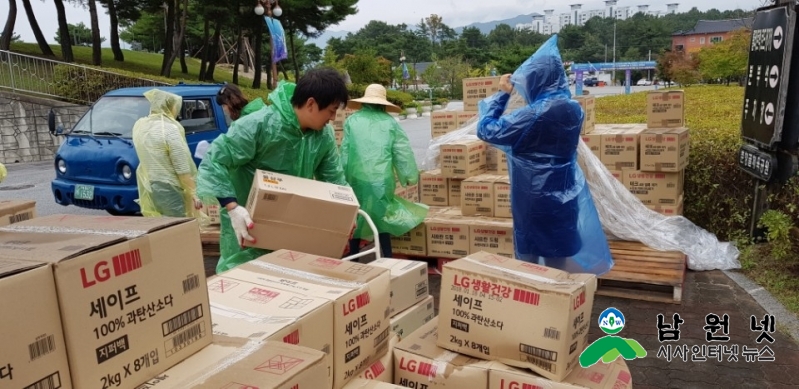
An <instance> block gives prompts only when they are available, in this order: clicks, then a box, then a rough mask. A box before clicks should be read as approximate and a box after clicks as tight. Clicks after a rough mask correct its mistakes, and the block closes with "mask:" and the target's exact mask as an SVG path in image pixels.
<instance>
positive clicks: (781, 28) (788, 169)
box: [737, 1, 799, 237]
mask: <svg viewBox="0 0 799 389" xmlns="http://www.w3.org/2000/svg"><path fill="white" fill-rule="evenodd" d="M795 29H796V12H795V5H794V4H793V2H792V1H791V2H790V3H788V4H779V5H775V6H770V7H764V8H760V9H758V11H757V13H756V14H755V18H754V22H753V24H752V41H751V45H750V47H749V65H748V69H747V81H746V88H745V92H744V104H743V110H742V113H741V137H742V138H743V140H744V142H745V143H746V144H745V145H744V146H742V147H741V148H740V150H739V151H738V157H737V161H738V166H739V167H740V168H741V170H743V171H744V172H746V173H748V174H749V175H751V176H752V177H753V178H754V180H755V193H754V201H753V204H752V219H751V221H750V225H749V233H750V235H751V236H752V237H755V236H757V235H759V231H758V228H757V222H758V220H759V219H760V217H761V216H762V214H763V212H765V209H766V207H767V204H766V200H767V198H768V193H769V191H770V189H772V188H773V187H774V186H775V185H776V184H781V183H784V182H785V181H787V179H788V178H790V177H791V176H793V175H794V174H795V173H796V157H795V156H793V155H792V154H791V153H792V152H794V151H795V150H796V140H797V139H799V121H797V120H790V119H791V115H793V112H792V111H795V108H796V107H797V102H799V98H797V97H793V96H790V95H789V91H794V90H796V88H795V87H794V85H793V83H791V82H790V73H791V70H792V67H794V66H798V65H799V60H797V61H792V57H793V56H794V34H795ZM791 95H796V93H791ZM786 118H787V119H789V120H786Z"/></svg>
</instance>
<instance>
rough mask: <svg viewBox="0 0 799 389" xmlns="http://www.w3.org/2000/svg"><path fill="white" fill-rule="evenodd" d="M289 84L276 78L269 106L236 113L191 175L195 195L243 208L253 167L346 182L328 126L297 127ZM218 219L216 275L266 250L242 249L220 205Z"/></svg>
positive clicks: (309, 177)
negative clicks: (317, 128)
mask: <svg viewBox="0 0 799 389" xmlns="http://www.w3.org/2000/svg"><path fill="white" fill-rule="evenodd" d="M294 88H295V84H293V83H287V82H281V83H280V84H279V85H278V87H277V88H276V89H275V90H274V91H272V93H270V94H269V100H271V102H272V104H271V105H268V106H263V107H261V108H260V109H258V110H255V111H253V112H242V116H241V117H240V118H239V119H238V120H236V121H234V122H233V123H232V125H231V127H230V128H229V129H228V132H227V133H226V134H222V135H220V136H219V137H217V138H216V139H215V140H214V142H213V143H211V147H210V148H209V149H208V153H207V154H206V155H205V158H203V161H202V163H201V164H200V172H199V175H198V178H197V182H198V188H197V191H198V194H199V195H200V196H202V197H203V198H205V197H215V198H236V202H238V203H239V205H241V206H244V204H246V203H247V196H248V195H249V192H250V187H251V185H252V180H253V177H254V176H255V170H268V171H271V172H275V173H281V174H289V175H292V176H296V177H302V178H307V179H313V178H316V179H317V180H320V181H325V182H330V183H334V184H338V185H345V186H346V185H347V181H346V180H345V179H344V171H343V170H342V168H341V161H340V159H339V154H338V150H337V148H336V139H335V135H334V134H333V128H332V127H330V126H329V125H327V126H325V128H324V129H323V130H321V131H314V130H306V131H302V130H300V124H299V122H298V121H297V115H296V114H295V113H294V107H293V106H292V105H291V96H292V95H293V94H294ZM256 104H257V103H256ZM245 111H247V109H246V108H245ZM220 219H221V220H220V241H219V246H220V247H219V249H220V254H221V256H220V258H219V263H218V264H217V267H216V271H217V273H221V272H224V271H226V270H229V269H232V268H234V267H236V266H238V265H240V264H242V263H245V262H248V261H251V260H253V259H255V258H257V257H259V256H261V255H264V254H266V253H269V251H268V250H263V249H258V248H254V247H248V248H244V249H242V248H241V247H240V246H239V242H238V241H237V240H236V234H235V233H234V231H233V226H232V225H231V224H230V216H229V215H228V213H227V210H225V208H221V212H220ZM308 239H313V236H309V237H308ZM342 249H343V248H342Z"/></svg>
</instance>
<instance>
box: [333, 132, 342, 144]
mask: <svg viewBox="0 0 799 389" xmlns="http://www.w3.org/2000/svg"><path fill="white" fill-rule="evenodd" d="M333 135H335V137H336V146H341V142H342V141H343V140H344V131H343V130H335V131H333Z"/></svg>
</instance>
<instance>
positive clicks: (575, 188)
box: [477, 35, 613, 275]
mask: <svg viewBox="0 0 799 389" xmlns="http://www.w3.org/2000/svg"><path fill="white" fill-rule="evenodd" d="M511 83H512V84H513V87H514V89H515V90H517V91H518V92H519V93H520V94H521V95H522V96H523V97H524V98H525V101H526V102H527V105H526V106H524V107H521V108H519V109H518V110H516V111H514V112H512V113H510V114H508V115H505V116H503V112H504V111H505V108H506V106H507V103H508V100H509V99H510V95H509V94H508V93H506V92H504V91H500V92H497V93H496V94H495V95H493V96H491V97H489V98H487V99H485V100H483V101H481V102H480V104H479V108H478V109H479V115H480V118H479V120H478V124H477V136H478V137H479V138H480V139H482V140H484V141H486V142H488V143H491V144H492V145H494V146H496V147H498V148H499V149H501V150H502V151H504V152H505V153H506V154H507V156H508V165H509V166H508V167H509V171H510V181H511V210H512V213H513V227H514V245H515V251H516V258H518V259H520V260H523V261H528V262H536V263H541V262H542V260H543V263H544V264H545V265H547V266H551V267H555V268H559V269H562V270H566V271H569V272H588V273H594V274H599V275H601V274H604V273H605V272H607V271H608V270H610V268H611V267H612V266H613V260H612V258H611V256H610V250H609V248H608V242H607V238H606V236H605V233H604V231H603V230H602V225H601V223H600V222H599V215H598V214H597V211H596V208H595V206H594V202H593V198H592V197H591V193H590V191H589V189H588V185H587V183H586V181H585V177H584V176H583V172H582V170H580V167H579V166H578V164H577V145H578V143H579V141H580V128H581V127H582V123H583V118H584V113H583V111H582V108H581V107H580V105H579V103H577V102H576V101H575V100H572V98H571V92H570V91H569V80H568V78H567V77H566V72H565V71H564V69H563V62H562V60H561V57H560V52H559V50H558V46H557V35H553V36H552V37H551V38H550V39H549V40H547V41H546V42H545V43H544V44H543V45H542V46H541V48H539V49H538V50H537V51H536V52H535V54H533V55H532V56H531V57H530V58H529V59H528V60H527V61H525V63H524V64H522V66H520V67H519V68H518V69H517V70H516V72H514V73H513V75H512V76H511Z"/></svg>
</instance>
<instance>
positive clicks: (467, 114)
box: [455, 108, 477, 128]
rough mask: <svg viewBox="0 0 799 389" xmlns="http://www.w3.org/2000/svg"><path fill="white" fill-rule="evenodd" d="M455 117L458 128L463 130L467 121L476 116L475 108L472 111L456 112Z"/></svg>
mask: <svg viewBox="0 0 799 389" xmlns="http://www.w3.org/2000/svg"><path fill="white" fill-rule="evenodd" d="M455 115H456V119H457V121H458V128H463V126H464V125H466V123H468V122H469V120H472V118H473V117H475V116H477V108H475V109H474V111H456V112H455Z"/></svg>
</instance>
